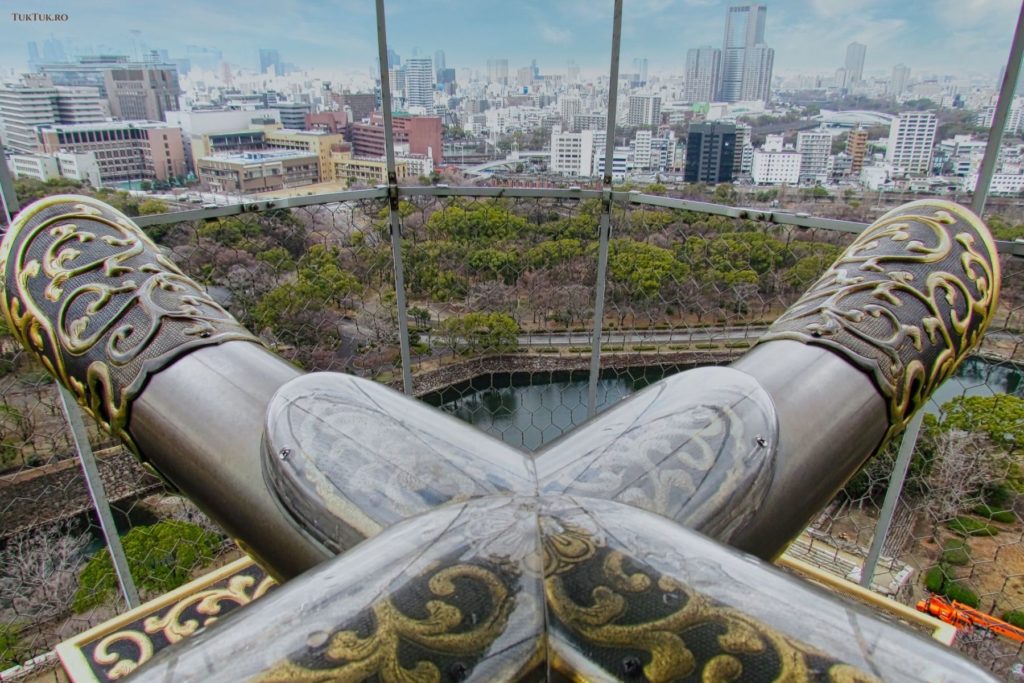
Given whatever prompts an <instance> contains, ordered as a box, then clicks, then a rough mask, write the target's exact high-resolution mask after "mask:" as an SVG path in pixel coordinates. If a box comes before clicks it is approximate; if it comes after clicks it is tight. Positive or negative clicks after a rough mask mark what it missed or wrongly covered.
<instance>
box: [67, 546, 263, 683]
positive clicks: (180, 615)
mask: <svg viewBox="0 0 1024 683" xmlns="http://www.w3.org/2000/svg"><path fill="white" fill-rule="evenodd" d="M276 585H277V583H276V582H275V581H274V579H273V578H271V577H269V576H266V575H264V574H263V571H262V570H261V569H260V568H259V567H258V566H250V567H248V568H246V569H245V570H244V571H243V572H242V573H238V574H235V575H233V576H231V577H229V578H227V579H226V580H225V581H222V582H220V583H218V584H215V585H214V586H212V587H210V588H208V589H205V590H201V591H197V592H196V593H193V594H191V595H189V596H187V597H185V598H183V599H182V600H179V601H178V602H176V603H174V604H173V605H171V606H170V607H169V608H166V609H164V610H162V611H160V612H158V613H157V614H155V615H151V616H147V617H143V618H142V619H141V620H140V621H138V622H135V623H133V624H131V625H130V627H128V628H123V629H120V630H118V631H115V632H114V633H111V634H109V635H107V636H105V637H103V638H102V639H101V640H99V641H98V642H97V643H96V644H95V645H94V646H91V647H88V648H85V649H86V651H87V652H88V651H89V650H91V653H89V654H90V658H91V662H92V665H93V667H94V673H95V674H96V675H97V677H98V678H99V679H100V680H105V681H114V680H118V679H121V678H124V677H125V676H127V675H128V674H130V673H133V672H134V671H135V670H136V669H137V668H139V667H140V666H142V665H143V664H145V663H146V662H148V661H149V660H150V659H152V658H153V655H154V654H155V653H156V652H159V651H160V650H162V649H163V648H165V647H167V646H169V645H173V644H174V643H177V642H180V641H181V640H183V639H185V638H187V637H188V636H191V635H193V634H194V633H196V632H197V631H198V630H199V629H201V628H206V627H207V626H210V625H211V624H213V623H214V622H216V621H217V619H218V618H219V617H221V616H223V615H225V614H227V613H228V612H230V611H232V610H234V609H237V608H239V607H242V606H243V605H248V604H249V603H250V602H252V601H253V600H256V599H257V598H259V597H261V596H263V595H264V594H265V593H266V592H267V591H269V590H270V589H272V588H273V587H274V586H276Z"/></svg>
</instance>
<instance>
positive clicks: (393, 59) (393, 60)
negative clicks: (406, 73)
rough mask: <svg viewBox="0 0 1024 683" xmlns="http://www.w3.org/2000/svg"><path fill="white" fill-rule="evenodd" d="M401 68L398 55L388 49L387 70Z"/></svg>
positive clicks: (400, 59)
mask: <svg viewBox="0 0 1024 683" xmlns="http://www.w3.org/2000/svg"><path fill="white" fill-rule="evenodd" d="M400 66H402V58H401V57H400V56H398V53H397V52H395V51H394V50H392V49H391V48H388V68H389V69H397V68H398V67H400Z"/></svg>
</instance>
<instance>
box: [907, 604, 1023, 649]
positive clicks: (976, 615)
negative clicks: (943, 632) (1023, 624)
mask: <svg viewBox="0 0 1024 683" xmlns="http://www.w3.org/2000/svg"><path fill="white" fill-rule="evenodd" d="M917 610H918V611H919V612H924V613H925V614H930V615H932V616H933V617H937V618H939V619H941V620H942V621H944V622H946V623H947V624H952V625H953V626H955V627H957V628H958V629H962V630H965V631H970V630H972V629H975V628H983V629H985V630H986V631H991V632H992V633H998V634H999V635H1001V636H1004V637H1006V638H1009V639H1010V640H1015V641H1017V642H1019V643H1024V628H1017V627H1016V626H1014V625H1013V624H1010V623H1007V622H1005V621H1003V620H1002V619H998V618H996V617H994V616H992V615H991V614H985V613H984V612H979V611H978V610H976V609H974V608H973V607H970V606H968V605H965V604H963V603H962V602H957V601H956V600H952V601H950V600H947V599H946V598H944V597H942V596H941V595H930V596H928V598H927V599H925V600H921V601H919V602H918V603H917Z"/></svg>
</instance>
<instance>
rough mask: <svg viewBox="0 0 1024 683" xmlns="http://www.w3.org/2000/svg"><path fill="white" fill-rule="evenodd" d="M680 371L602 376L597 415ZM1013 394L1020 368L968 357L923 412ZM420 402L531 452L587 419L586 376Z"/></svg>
mask: <svg viewBox="0 0 1024 683" xmlns="http://www.w3.org/2000/svg"><path fill="white" fill-rule="evenodd" d="M684 369H685V368H683V367H679V366H674V365H673V366H664V367H650V368H633V369H630V370H628V371H619V372H603V373H602V375H601V377H600V379H598V385H597V409H598V412H600V411H602V410H604V409H606V408H608V407H609V406H612V405H614V404H615V403H617V402H618V401H619V400H621V399H622V398H625V397H626V396H628V395H629V394H631V393H633V392H634V391H639V390H640V389H643V388H644V387H646V386H647V385H648V384H650V383H652V382H656V381H657V380H659V379H662V378H663V377H667V376H669V375H671V374H674V373H676V372H679V371H681V370H684ZM997 393H1000V394H1013V395H1015V396H1020V397H1022V398H1024V368H1022V367H1021V366H1017V365H1010V364H1002V365H996V364H992V363H988V362H986V361H985V360H983V359H981V358H969V359H968V360H966V361H964V363H963V365H961V366H960V369H959V370H958V371H957V374H956V375H955V376H954V377H952V378H951V379H950V380H949V381H947V382H946V383H945V384H943V385H942V386H941V387H939V388H938V390H937V391H936V392H935V394H934V396H933V398H932V401H931V403H930V404H929V405H928V407H927V408H926V410H928V411H929V412H938V410H939V407H940V406H941V405H942V404H943V403H945V402H946V401H949V400H951V399H954V398H956V397H958V396H962V395H968V396H991V395H993V394H997ZM423 400H425V401H427V402H428V403H430V404H431V405H435V406H439V407H440V408H441V409H442V410H445V411H446V412H449V413H451V414H452V415H454V416H455V417H457V418H459V419H461V420H465V421H466V422H468V423H470V424H472V425H475V426H477V427H479V428H480V429H482V430H484V431H486V432H487V433H489V434H492V435H494V436H496V437H498V438H499V439H502V440H503V441H505V443H508V444H512V445H513V446H517V447H519V448H524V449H526V450H528V451H535V450H537V449H539V448H540V447H541V446H543V445H544V444H546V443H549V442H550V441H552V440H554V439H556V438H558V437H559V436H561V435H562V434H564V433H566V432H568V431H570V430H572V429H573V428H575V427H578V426H579V425H581V424H583V422H584V421H585V420H586V419H587V371H586V370H581V371H577V372H568V371H565V372H533V373H529V372H514V373H502V374H495V375H489V376H485V377H477V378H476V379H474V380H473V381H472V382H466V383H463V384H460V385H457V386H454V387H450V388H448V389H446V390H444V391H441V392H437V393H434V394H430V395H428V396H425V397H424V398H423Z"/></svg>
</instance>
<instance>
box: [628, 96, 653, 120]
mask: <svg viewBox="0 0 1024 683" xmlns="http://www.w3.org/2000/svg"><path fill="white" fill-rule="evenodd" d="M660 123H661V98H660V97H659V96H657V95H630V96H629V110H628V112H627V113H626V125H627V126H657V125H659V124H660Z"/></svg>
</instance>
